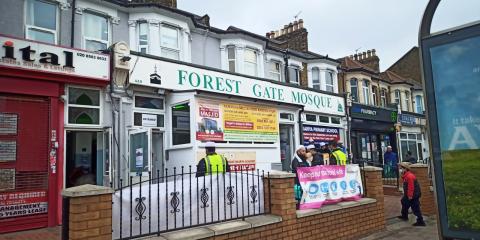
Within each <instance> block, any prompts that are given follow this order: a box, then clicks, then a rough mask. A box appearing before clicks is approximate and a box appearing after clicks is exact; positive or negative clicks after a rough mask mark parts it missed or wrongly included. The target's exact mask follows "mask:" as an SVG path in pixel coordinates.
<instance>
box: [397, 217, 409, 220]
mask: <svg viewBox="0 0 480 240" xmlns="http://www.w3.org/2000/svg"><path fill="white" fill-rule="evenodd" d="M397 218H398V219H400V220H402V221H408V217H404V216H397Z"/></svg>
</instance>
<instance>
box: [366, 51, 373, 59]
mask: <svg viewBox="0 0 480 240" xmlns="http://www.w3.org/2000/svg"><path fill="white" fill-rule="evenodd" d="M367 57H368V58H370V57H372V51H371V50H367Z"/></svg>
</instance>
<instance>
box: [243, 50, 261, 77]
mask: <svg viewBox="0 0 480 240" xmlns="http://www.w3.org/2000/svg"><path fill="white" fill-rule="evenodd" d="M247 51H252V52H253V54H254V56H255V62H252V61H248V60H247V59H246V58H245V56H246V55H247V54H246V53H247ZM243 56H244V58H243V65H244V66H243V69H244V73H245V74H247V75H251V74H250V73H247V72H246V71H245V69H246V65H247V64H253V65H254V66H255V67H254V70H255V73H254V74H253V75H251V76H255V77H256V76H258V50H257V49H254V48H249V47H246V48H245V50H244V53H243Z"/></svg>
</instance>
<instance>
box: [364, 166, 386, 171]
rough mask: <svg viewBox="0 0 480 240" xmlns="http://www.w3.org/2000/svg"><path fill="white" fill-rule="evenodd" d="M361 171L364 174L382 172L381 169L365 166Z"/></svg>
mask: <svg viewBox="0 0 480 240" xmlns="http://www.w3.org/2000/svg"><path fill="white" fill-rule="evenodd" d="M363 171H365V172H381V171H383V169H382V168H379V167H374V166H365V167H363Z"/></svg>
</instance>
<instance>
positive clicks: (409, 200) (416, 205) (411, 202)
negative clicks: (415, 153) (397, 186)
mask: <svg viewBox="0 0 480 240" xmlns="http://www.w3.org/2000/svg"><path fill="white" fill-rule="evenodd" d="M398 165H399V167H400V169H399V170H400V173H401V174H402V180H403V197H402V200H401V203H402V215H401V216H398V218H399V219H401V220H404V221H408V209H409V208H412V212H413V214H415V216H417V222H416V223H415V224H413V226H425V222H424V221H423V217H422V212H421V211H420V197H421V195H422V193H421V190H420V184H418V181H417V177H415V175H414V174H413V173H412V172H411V171H410V164H409V163H406V162H402V163H400V164H398Z"/></svg>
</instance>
